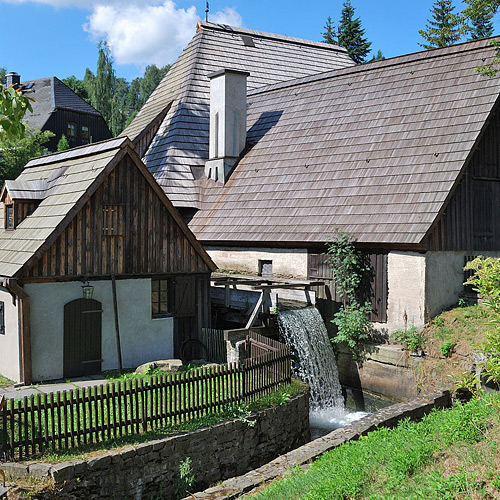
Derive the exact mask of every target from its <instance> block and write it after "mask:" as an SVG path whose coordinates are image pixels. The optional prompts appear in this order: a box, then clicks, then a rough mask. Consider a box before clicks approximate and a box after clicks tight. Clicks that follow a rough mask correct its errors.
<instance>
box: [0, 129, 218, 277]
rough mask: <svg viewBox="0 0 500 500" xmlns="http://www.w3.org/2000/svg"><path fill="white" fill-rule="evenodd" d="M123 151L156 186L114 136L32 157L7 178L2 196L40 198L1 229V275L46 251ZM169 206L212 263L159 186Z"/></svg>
mask: <svg viewBox="0 0 500 500" xmlns="http://www.w3.org/2000/svg"><path fill="white" fill-rule="evenodd" d="M125 153H128V154H133V156H134V158H135V159H136V163H137V165H138V167H139V168H140V169H141V170H142V172H143V174H144V175H146V177H147V178H149V180H150V183H151V184H152V185H154V186H156V184H155V182H154V180H153V179H152V177H151V176H150V174H149V173H148V171H147V169H146V168H145V167H144V165H142V163H141V162H140V160H139V158H138V157H137V155H136V154H135V152H133V145H132V143H131V142H130V140H129V139H128V138H126V137H120V138H116V139H110V140H108V141H103V142H99V143H95V144H92V145H89V146H81V147H79V148H73V149H69V150H67V151H64V152H62V153H56V154H52V155H47V156H42V157H39V158H35V159H33V160H31V161H30V162H29V163H28V164H27V165H26V167H25V168H24V170H23V172H22V173H21V175H20V176H19V177H18V178H17V179H16V180H15V181H7V182H6V183H5V185H4V188H3V189H2V193H1V195H0V200H1V199H3V198H4V195H5V194H6V193H8V194H9V195H10V196H11V198H13V199H17V200H37V201H40V203H39V205H38V206H37V208H36V209H35V211H34V212H33V213H32V214H31V215H28V216H27V217H26V218H25V219H24V220H22V222H20V223H19V225H18V226H17V227H16V229H15V230H10V231H8V230H3V229H2V230H0V276H7V277H19V276H20V275H22V271H23V267H24V266H25V265H26V264H28V265H29V263H28V261H30V259H36V258H37V255H40V254H41V252H43V251H45V250H46V249H47V248H48V246H49V245H50V243H51V242H53V241H54V240H55V238H56V237H57V236H58V235H59V234H60V233H61V232H62V231H63V230H64V229H65V228H66V227H67V225H68V224H69V222H70V221H71V220H72V219H73V217H74V216H75V215H76V213H77V212H78V211H79V210H80V208H81V207H82V206H83V204H84V203H85V202H86V200H87V199H88V198H89V197H90V196H91V195H92V193H93V192H94V191H95V190H96V189H97V187H98V186H99V185H100V184H101V182H102V181H103V180H104V178H105V177H106V176H107V175H108V173H109V172H110V171H111V170H112V169H113V168H114V167H115V165H116V164H117V162H118V161H119V160H120V159H121V158H122V157H123V155H124V154H125ZM156 189H157V190H158V192H159V195H161V196H160V198H162V200H163V203H164V205H165V206H166V208H167V210H168V211H169V212H170V213H171V215H172V216H173V218H174V220H175V221H176V222H177V224H178V226H179V228H180V231H182V232H184V234H185V235H186V237H187V238H188V239H189V240H190V241H191V243H192V244H193V246H194V247H195V249H196V250H197V251H198V252H199V253H200V256H201V257H202V258H203V259H204V260H205V261H206V262H207V263H208V264H209V265H211V264H212V262H211V260H210V258H209V257H208V255H207V254H206V252H205V250H203V248H202V247H201V245H200V244H199V243H198V242H197V241H196V239H195V238H194V236H193V235H192V233H191V232H190V231H189V229H188V227H187V226H186V224H185V223H184V222H183V221H182V219H181V217H180V215H179V214H178V212H177V211H176V210H175V209H174V207H173V206H172V205H171V203H170V202H169V201H168V200H167V198H166V197H165V196H164V195H163V193H162V192H161V190H160V189H159V188H156ZM3 217H4V210H3V209H1V210H0V227H2V228H3Z"/></svg>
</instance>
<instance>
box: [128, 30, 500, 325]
mask: <svg viewBox="0 0 500 500" xmlns="http://www.w3.org/2000/svg"><path fill="white" fill-rule="evenodd" d="M204 31H207V34H206V35H205V36H203V33H204ZM212 31H213V33H214V34H212ZM242 32H243V30H240V29H237V28H235V29H234V30H233V29H232V28H227V27H218V26H217V27H214V26H213V25H206V24H202V26H201V31H200V32H199V33H198V35H197V37H198V38H197V37H195V38H194V39H193V42H191V44H190V45H189V47H188V49H189V50H188V49H186V50H187V52H185V53H183V55H181V57H180V58H179V60H178V61H177V62H176V65H177V66H178V67H187V66H188V62H191V63H192V64H194V63H193V61H198V60H203V61H208V62H207V64H206V65H205V66H201V67H198V69H197V71H196V72H194V73H193V74H192V76H191V77H190V78H187V77H186V78H187V80H186V79H181V78H179V77H177V78H176V79H174V78H173V76H174V75H175V74H176V73H175V72H169V73H168V74H167V75H166V77H165V79H164V80H163V82H162V83H161V84H160V86H159V87H158V89H157V91H156V92H155V93H154V94H153V96H152V97H151V102H148V103H146V105H145V107H144V109H148V106H149V108H151V107H152V106H154V109H160V108H161V106H162V105H163V106H166V109H167V110H170V111H168V112H167V115H166V116H165V117H164V118H163V121H162V123H161V126H160V127H159V129H158V131H157V132H156V134H155V135H153V136H152V137H151V138H150V139H151V142H150V145H149V147H148V148H147V149H145V148H144V143H142V144H141V145H140V148H141V150H144V151H145V152H144V154H143V159H144V162H145V164H146V166H147V167H148V168H149V169H150V171H151V172H152V173H153V174H154V175H155V177H156V178H157V180H158V181H159V183H160V184H161V185H162V187H163V189H164V190H165V192H166V193H168V195H169V197H170V198H171V199H172V202H173V203H174V205H176V206H178V207H179V208H180V210H182V212H183V214H184V216H185V217H186V220H189V221H190V222H189V224H190V228H191V229H192V231H193V232H194V234H195V235H196V236H197V238H198V239H199V240H200V241H201V242H202V244H203V245H204V246H205V248H206V249H207V251H208V253H209V254H210V255H211V257H212V258H213V259H214V261H215V262H216V263H217V265H218V266H219V267H220V268H224V269H238V270H241V271H245V270H246V271H252V272H260V271H262V269H263V268H265V269H266V271H267V272H268V271H269V270H270V269H272V271H273V272H274V273H276V274H280V275H287V276H294V277H301V278H311V279H317V278H322V279H323V278H324V279H326V280H329V279H331V276H332V273H331V269H329V268H328V266H327V265H325V264H324V256H323V255H322V252H324V250H325V245H324V243H325V242H326V241H327V240H328V238H329V236H330V235H331V234H332V232H333V231H334V229H335V228H341V229H344V230H346V231H348V232H349V233H351V234H352V235H353V237H354V238H355V239H356V242H357V245H358V247H359V248H360V249H363V250H364V251H365V252H366V254H367V255H368V256H369V258H370V262H371V266H372V272H373V276H372V303H373V308H374V312H373V314H372V320H373V321H375V322H377V323H378V327H379V328H380V329H382V330H385V331H389V332H391V331H393V330H394V329H396V328H404V327H407V326H410V325H412V324H414V325H416V326H417V327H419V328H420V327H422V326H423V325H424V323H425V322H426V321H427V320H428V319H429V318H430V317H432V316H433V315H435V314H437V313H438V312H440V311H441V310H442V309H443V308H445V307H448V306H450V305H452V304H453V303H454V302H456V301H457V299H458V296H459V294H460V293H461V292H462V291H463V286H462V282H463V281H464V275H463V272H462V267H463V265H464V261H465V260H467V259H468V258H470V257H472V256H474V255H478V254H483V255H484V254H487V255H500V224H499V223H498V221H499V220H500V217H499V216H500V213H499V212H500V150H499V141H498V136H499V130H500V116H499V115H498V113H497V107H498V99H499V92H500V80H499V77H493V78H486V77H483V76H481V75H480V74H478V73H477V72H476V71H475V68H476V67H478V66H480V65H481V64H483V63H484V61H488V60H491V58H493V57H494V56H495V50H494V48H492V47H491V45H490V43H489V41H488V40H482V41H476V42H470V43H465V44H460V45H455V46H452V47H448V48H443V49H436V50H431V51H425V52H420V53H415V54H411V55H406V56H402V57H396V58H392V59H387V60H384V61H380V62H373V63H368V64H364V65H361V66H355V67H345V68H340V69H335V70H333V71H329V72H325V73H322V74H318V75H314V76H307V77H304V78H300V79H296V80H290V81H287V82H282V83H277V82H274V81H272V80H271V78H269V80H268V82H267V83H270V84H272V85H268V86H264V85H265V80H266V79H265V72H264V71H262V70H261V67H264V66H266V62H265V61H263V62H262V64H261V65H260V66H254V67H253V68H252V67H249V63H248V60H249V55H248V54H251V53H252V52H251V51H257V50H258V47H259V46H263V45H264V42H263V41H261V40H260V39H259V35H258V33H257V34H256V35H254V36H252V38H253V39H255V40H256V43H255V45H256V48H252V49H251V48H249V47H248V46H243V45H244V44H243V43H242V41H241V34H240V33H242ZM200 33H201V35H202V36H200ZM245 33H246V32H245ZM215 34H216V35H217V36H216V35H215ZM266 36H267V38H266V47H267V50H268V53H274V55H275V58H276V59H275V60H276V61H281V62H282V63H286V64H287V66H288V67H289V68H290V72H289V73H288V76H289V78H293V77H294V76H295V75H293V74H292V71H291V69H292V68H294V67H295V66H296V65H295V64H294V63H293V62H291V61H289V60H288V58H287V56H286V55H284V54H283V53H282V51H281V50H278V45H279V44H280V43H285V42H283V41H282V39H281V38H280V37H275V38H274V39H273V36H272V35H266ZM212 37H214V38H216V39H217V40H218V41H219V46H217V50H218V53H220V57H218V58H217V57H213V58H211V57H210V54H211V53H212V50H214V48H213V47H214V42H213V41H212ZM300 43H305V42H300ZM311 43H313V42H311ZM321 45H322V44H316V45H314V47H318V46H321ZM299 46H300V45H299ZM273 47H274V49H275V50H274V52H273V49H272V48H273ZM314 50H318V51H319V50H320V49H319V47H318V48H317V49H314ZM333 54H336V56H337V57H339V58H341V57H343V54H342V53H340V52H338V53H335V52H332V55H333ZM275 64H277V63H275ZM346 66H348V65H346ZM174 67H175V65H174ZM203 70H204V71H203ZM217 70H220V71H217ZM316 71H320V70H318V69H316ZM212 72H214V73H212ZM211 73H212V74H211ZM248 73H250V75H249V76H248ZM184 74H186V75H188V73H187V71H186V72H185V73H184ZM256 75H258V76H263V79H262V80H261V81H260V82H259V84H258V85H255V84H253V85H252V84H248V83H246V82H245V80H246V79H248V81H249V82H250V81H252V79H254V81H255V78H256ZM170 78H172V79H170ZM209 81H211V94H210V95H209V94H208V92H207V87H208V85H209ZM176 85H177V86H176ZM245 85H248V92H245V90H244V89H245ZM259 85H260V87H259ZM256 87H259V88H256ZM178 96H182V97H181V98H179V97H178ZM182 99H184V101H182ZM210 99H211V100H210ZM247 99H248V101H247ZM179 102H182V103H185V104H184V108H183V112H181V111H179V112H177V113H173V114H172V113H171V110H172V109H173V104H171V103H179ZM169 106H172V107H170V108H169ZM153 115H154V113H151V114H150V117H152V116H153ZM209 115H210V120H209ZM141 120H142V121H141ZM146 122H147V120H144V118H143V117H142V118H141V116H140V115H138V116H137V118H136V120H135V121H133V122H132V124H131V125H130V127H129V128H128V129H127V131H129V132H131V138H132V139H133V140H135V141H137V143H138V144H139V143H140V142H141V141H143V140H144V139H143V138H144V137H146V136H147V135H148V133H149V132H148V130H152V129H151V128H148V126H149V125H148V123H146ZM151 123H153V122H151ZM140 127H143V130H144V134H143V135H141V134H140V133H138V128H140ZM240 130H246V131H247V133H246V137H245V136H243V137H241V134H240ZM127 131H125V132H127ZM209 135H210V141H209V140H208V137H209ZM209 142H210V147H209V146H208V143H209ZM318 292H319V295H320V297H322V298H323V299H324V300H325V301H327V303H328V304H329V305H330V306H332V307H330V313H329V314H331V309H332V308H333V306H334V304H333V302H335V291H334V288H333V285H331V286H330V287H329V288H326V289H320V290H318ZM328 304H327V305H328Z"/></svg>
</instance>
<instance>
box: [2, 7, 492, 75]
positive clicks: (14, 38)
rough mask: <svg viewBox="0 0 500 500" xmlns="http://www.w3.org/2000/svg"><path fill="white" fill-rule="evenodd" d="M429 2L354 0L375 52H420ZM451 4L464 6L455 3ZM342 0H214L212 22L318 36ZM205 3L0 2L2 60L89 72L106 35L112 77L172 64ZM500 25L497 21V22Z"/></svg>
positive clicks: (34, 69)
mask: <svg viewBox="0 0 500 500" xmlns="http://www.w3.org/2000/svg"><path fill="white" fill-rule="evenodd" d="M433 3H434V0H418V1H414V0H378V1H376V0H352V4H353V6H354V7H355V9H356V15H357V16H359V17H360V18H361V20H362V24H363V27H364V28H365V30H366V36H367V38H368V39H369V40H370V41H371V42H373V43H372V49H373V52H374V53H375V52H376V51H377V50H378V49H380V50H382V52H383V54H384V56H386V57H392V56H397V55H401V54H406V53H410V52H416V51H418V50H421V47H419V45H418V42H420V41H422V40H421V37H420V36H419V35H418V30H419V29H423V28H424V27H425V24H426V22H427V19H428V18H429V16H430V14H429V11H430V9H431V7H432V5H433ZM455 4H456V6H457V10H458V9H459V8H462V4H461V3H459V2H458V0H457V1H456V2H455ZM341 9H342V0H334V1H331V0H330V1H326V0H309V1H308V2H307V1H301V2H299V1H296V0H244V1H243V0H236V1H234V0H233V1H231V0H212V1H210V15H209V16H210V20H215V21H220V22H226V23H228V24H234V25H241V26H244V27H247V28H251V29H257V30H261V31H269V32H272V33H279V34H284V35H290V36H295V37H300V38H306V39H311V40H320V39H321V32H322V31H323V26H324V24H325V21H326V18H327V17H328V16H331V17H332V19H333V21H334V22H335V21H337V20H338V18H339V15H340V11H341ZM204 10H205V1H204V0H192V1H184V0H178V1H177V2H175V3H174V2H173V1H172V0H107V1H104V0H0V16H1V25H2V44H1V45H0V66H3V67H6V68H7V69H8V70H9V71H16V72H18V73H19V74H21V77H22V79H23V80H29V79H35V78H42V77H46V76H58V77H59V78H64V77H66V76H69V75H72V74H74V75H76V76H77V77H78V78H83V75H84V72H85V68H86V67H89V68H90V69H92V70H93V71H95V67H96V61H97V49H96V45H97V42H98V41H99V40H100V39H107V40H108V42H109V43H110V46H111V49H112V53H113V56H114V58H115V70H116V73H117V75H118V76H122V77H124V78H126V79H127V80H131V79H133V78H135V77H136V76H140V75H141V74H142V72H143V70H144V67H145V66H146V65H147V64H149V63H152V62H154V63H155V64H157V65H162V64H167V63H172V62H173V61H174V60H175V58H176V57H177V55H178V54H179V53H180V51H181V50H182V48H183V47H184V46H185V45H186V44H187V42H188V41H189V40H190V38H191V37H192V36H193V34H194V32H195V27H196V20H197V19H198V18H204V15H205V13H204ZM497 25H498V22H497Z"/></svg>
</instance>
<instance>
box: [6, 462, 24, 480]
mask: <svg viewBox="0 0 500 500" xmlns="http://www.w3.org/2000/svg"><path fill="white" fill-rule="evenodd" d="M2 470H3V471H4V472H5V474H7V475H9V476H11V477H25V476H27V475H28V466H27V465H23V464H15V463H12V462H8V463H4V464H2Z"/></svg>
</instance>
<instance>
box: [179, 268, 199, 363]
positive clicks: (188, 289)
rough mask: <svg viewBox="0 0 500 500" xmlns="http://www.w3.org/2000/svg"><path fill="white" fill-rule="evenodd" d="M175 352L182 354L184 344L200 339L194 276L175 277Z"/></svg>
mask: <svg viewBox="0 0 500 500" xmlns="http://www.w3.org/2000/svg"><path fill="white" fill-rule="evenodd" d="M174 306H175V312H174V317H175V324H174V354H175V356H176V357H180V355H181V346H182V344H183V343H184V342H185V341H186V340H189V339H193V338H194V339H199V335H198V321H197V299H196V279H195V277H194V276H177V277H176V278H175V298H174Z"/></svg>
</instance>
